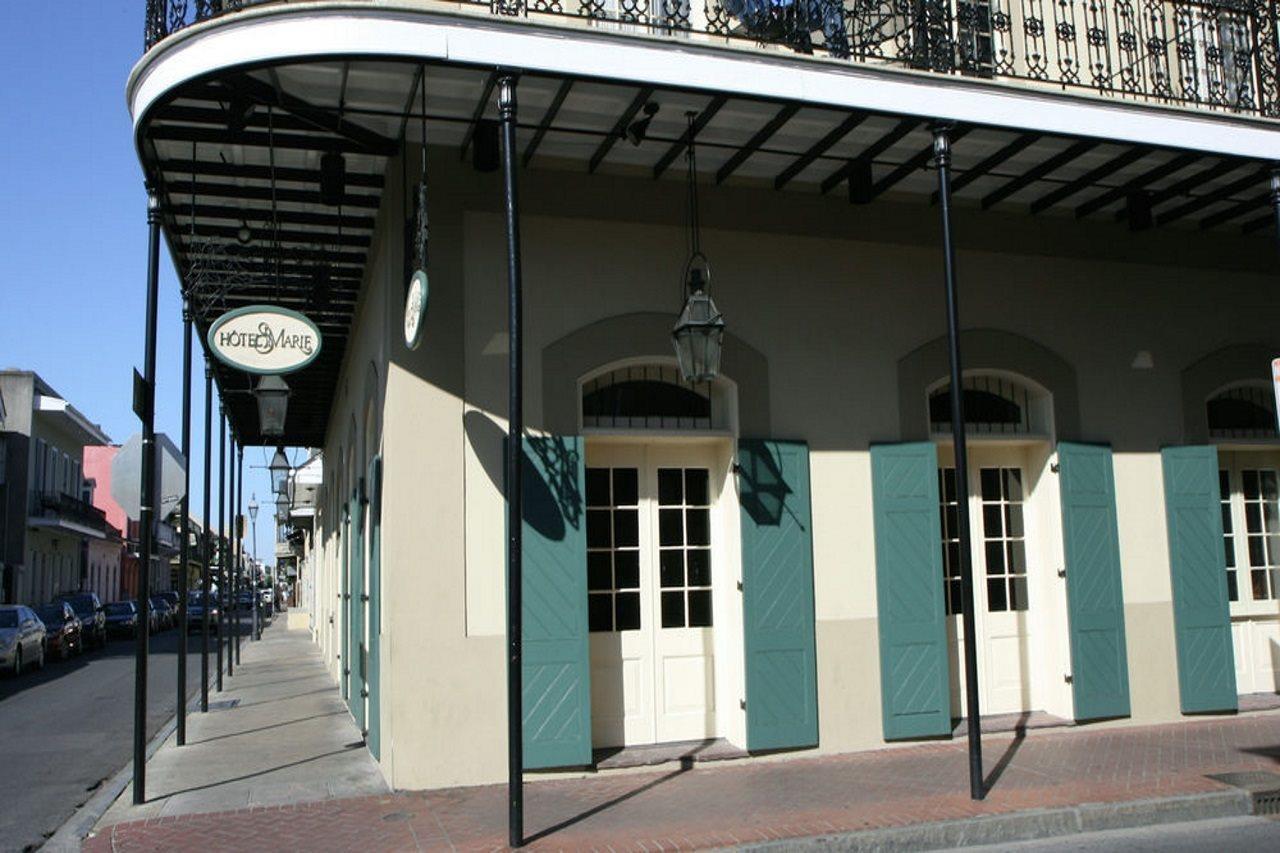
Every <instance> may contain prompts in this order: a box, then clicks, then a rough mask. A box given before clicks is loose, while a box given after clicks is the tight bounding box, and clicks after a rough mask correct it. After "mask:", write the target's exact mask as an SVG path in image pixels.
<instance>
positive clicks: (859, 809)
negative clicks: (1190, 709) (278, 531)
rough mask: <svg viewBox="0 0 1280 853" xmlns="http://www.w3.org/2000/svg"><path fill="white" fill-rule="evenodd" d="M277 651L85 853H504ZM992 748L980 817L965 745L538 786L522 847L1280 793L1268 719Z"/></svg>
mask: <svg viewBox="0 0 1280 853" xmlns="http://www.w3.org/2000/svg"><path fill="white" fill-rule="evenodd" d="M268 637H269V639H267V640H264V641H263V643H261V644H259V646H258V647H257V648H255V649H254V650H253V651H251V652H248V653H247V654H246V657H245V665H244V668H243V669H242V670H238V672H241V673H243V674H241V675H237V678H236V681H235V682H233V684H232V689H231V690H230V691H228V693H227V694H224V696H225V695H229V696H230V697H232V698H241V699H242V700H243V702H242V704H241V706H239V707H238V708H234V709H231V710H229V711H218V712H213V713H210V714H209V715H207V717H204V718H201V719H199V721H198V722H197V723H196V725H195V726H194V727H193V729H192V735H191V741H192V744H193V745H192V746H188V747H186V748H184V749H183V750H177V749H176V748H173V747H172V746H166V747H165V749H163V750H161V753H160V754H158V755H157V756H156V760H155V761H153V762H152V765H153V767H154V769H153V771H152V773H153V775H152V779H153V781H152V783H151V784H152V786H153V787H152V790H153V791H154V792H155V797H156V799H155V800H154V801H153V802H152V803H149V804H148V805H146V806H143V807H142V808H140V809H135V808H133V807H131V806H127V805H123V803H127V802H128V801H129V795H128V793H127V792H126V794H125V796H123V797H122V798H121V804H119V805H117V806H116V807H115V808H113V809H112V810H111V812H110V813H109V814H108V816H107V817H106V818H104V819H103V821H102V822H101V824H100V825H99V828H98V830H97V832H96V833H95V835H94V836H92V837H90V838H89V839H88V841H87V842H86V845H85V849H87V850H92V851H107V850H111V851H134V850H185V849H197V848H206V849H218V850H220V851H221V850H251V849H252V850H258V849H271V850H300V851H301V850H306V851H325V850H334V851H339V850H356V851H361V853H369V852H370V851H382V850H425V849H441V850H444V849H451V850H456V849H459V848H464V849H468V850H472V849H474V850H479V849H496V848H500V847H504V846H505V843H506V824H505V821H506V790H505V787H503V786H500V785H491V786H484V787H476V788H464V789H451V790H440V791H429V792H405V793H395V794H392V793H387V792H386V791H385V789H384V788H383V786H382V781H381V779H380V778H379V777H378V776H377V772H376V769H375V768H373V766H372V762H371V760H370V759H369V757H368V755H367V753H366V752H365V751H364V750H363V749H359V748H355V747H354V746H352V744H354V743H356V733H355V729H354V727H353V726H352V724H351V722H350V719H349V718H348V717H347V716H346V714H345V712H344V711H343V709H342V705H341V703H340V702H339V701H338V699H337V695H336V689H335V688H334V687H333V685H332V682H331V681H330V680H329V679H328V676H327V674H326V673H325V672H324V671H323V669H322V668H321V667H320V664H319V660H318V656H317V655H316V653H315V652H314V651H313V650H312V649H311V647H310V644H309V642H308V641H307V639H306V635H305V633H303V632H285V631H281V630H279V629H275V630H274V631H273V632H272V633H271V634H269V635H268ZM985 744H986V752H985V757H986V771H987V773H986V775H987V780H988V784H989V785H990V786H991V791H990V794H989V796H988V798H987V799H986V800H985V801H984V802H973V801H971V800H970V799H969V797H968V789H967V781H966V780H967V772H966V769H967V756H966V752H965V745H964V743H963V742H962V741H952V742H946V743H942V742H938V743H927V744H919V745H913V746H907V747H902V748H897V749H884V750H879V751H875V752H864V753H857V754H852V755H843V756H828V757H812V758H792V759H790V760H785V761H749V762H720V763H717V764H701V763H698V764H685V765H683V766H682V765H679V764H677V765H673V766H670V767H669V768H665V769H658V770H652V769H649V770H643V771H614V772H608V773H600V774H597V775H595V776H593V777H587V778H581V777H574V778H560V779H554V778H553V779H546V780H540V781H536V782H531V783H529V784H527V785H526V789H525V790H526V833H527V837H528V841H529V844H530V846H531V847H536V848H539V849H591V848H599V849H606V848H607V849H612V850H623V849H627V850H642V851H646V853H648V851H652V850H654V849H659V850H661V849H669V848H673V847H674V848H697V847H723V846H748V847H751V846H765V847H771V848H787V849H799V848H801V847H815V846H817V847H823V848H837V849H845V850H854V849H928V848H931V847H952V846H960V845H966V844H991V843H999V842H1005V841H1012V840H1016V839H1025V838H1039V837H1046V836H1055V835H1064V834H1069V833H1073V832H1080V831H1089V830H1095V829H1106V828H1116V827H1124V826H1140V825H1147V824H1152V823H1162V822H1174V821H1187V820H1196V819H1201V818H1213V817H1225V816H1234V815H1242V814H1248V813H1249V812H1250V810H1251V807H1252V806H1251V799H1250V796H1249V794H1247V793H1246V792H1245V791H1244V790H1242V789H1241V788H1239V787H1233V786H1231V785H1228V784H1225V783H1224V782H1223V781H1221V780H1219V779H1215V778H1211V774H1213V775H1216V774H1224V773H1244V774H1252V776H1251V777H1249V778H1251V779H1252V780H1253V782H1254V783H1255V784H1260V785H1262V787H1264V788H1266V787H1271V788H1275V789H1276V790H1280V714H1277V713H1275V712H1259V713H1250V714H1243V715H1239V716H1234V717H1219V718H1212V719H1206V720H1198V721H1193V722H1186V723H1182V724H1178V725H1170V726H1152V727H1142V728H1113V729H1093V730H1089V729H1075V730H1071V729H1049V730H1032V731H1027V732H1023V733H1013V734H1004V735H989V736H987V737H986V738H985ZM1232 781H1235V782H1237V783H1239V782H1240V781H1241V780H1240V779H1235V780H1232ZM361 790H363V791H365V792H369V794H370V795H365V796H351V795H352V794H355V793H357V792H360V791H361ZM307 800H310V802H307ZM273 803H274V804H282V805H279V806H271V804H273ZM284 803H288V805H283V804H284ZM220 809H222V810H226V809H235V810H234V811H218V810H220ZM197 812H214V813H209V814H197ZM145 818H151V819H149V820H148V819H145ZM157 818H158V819H157ZM1276 832H1277V847H1280V824H1278V825H1277V827H1276Z"/></svg>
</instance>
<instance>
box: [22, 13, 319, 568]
mask: <svg viewBox="0 0 1280 853" xmlns="http://www.w3.org/2000/svg"><path fill="white" fill-rule="evenodd" d="M144 5H145V4H144V0H73V2H70V3H67V2H61V3H52V2H39V3H37V2H15V0H5V2H0V75H2V79H4V80H5V81H6V83H5V85H4V86H0V115H2V116H4V120H3V126H4V132H3V133H0V174H3V181H2V182H0V188H2V189H0V194H2V198H3V201H2V202H0V367H19V368H23V369H27V370H34V371H36V372H37V373H39V374H40V375H41V376H42V377H44V379H45V380H46V381H47V382H48V383H49V384H50V385H52V386H53V387H54V388H55V389H57V391H58V392H59V393H60V394H62V395H63V396H64V397H66V398H67V399H68V400H69V401H70V402H71V404H72V405H74V406H75V407H76V408H78V409H79V410H80V411H82V412H83V413H84V414H85V415H86V416H87V417H88V418H89V419H90V420H93V421H96V422H98V423H100V424H101V425H102V427H103V428H104V429H105V430H106V431H107V433H108V434H109V435H110V436H111V437H112V439H113V440H115V441H117V442H121V443H123V442H124V441H125V440H126V439H127V438H128V437H129V436H130V435H132V434H133V433H134V432H137V431H139V430H140V429H141V423H140V422H139V421H138V419H137V417H136V416H134V414H133V412H132V410H131V408H130V399H131V396H130V395H131V376H132V371H133V368H134V367H135V366H136V367H138V368H139V369H141V367H142V356H143V331H144V329H143V311H144V308H145V302H146V245H147V227H146V195H145V193H144V191H143V185H142V170H141V168H140V167H139V165H138V159H137V156H136V155H135V153H134V147H133V133H132V122H131V120H130V117H129V111H128V109H127V107H126V106H125V99H124V89H125V83H126V81H127V79H128V76H129V71H130V69H131V68H132V67H133V64H134V63H135V62H136V61H137V60H138V58H139V57H140V56H141V54H142V20H143V8H144ZM159 317H160V322H159V336H158V339H157V344H158V348H157V353H158V358H157V377H156V378H157V389H156V393H157V410H156V429H157V430H159V431H161V432H165V433H168V434H169V435H170V437H172V439H173V442H174V444H178V443H179V442H180V439H181V435H182V432H181V427H182V424H181V420H182V314H181V301H180V299H179V292H178V284H177V277H176V275H175V274H174V270H173V264H172V262H171V261H170V259H169V257H168V254H167V252H166V251H165V249H164V248H163V246H162V248H161V276H160V305H159ZM193 362H194V363H195V364H196V365H199V364H200V363H201V362H200V356H199V354H198V353H196V354H194V355H193ZM196 383H197V384H196V385H195V386H194V391H193V395H192V399H193V429H192V458H193V459H194V460H195V464H194V465H193V466H192V479H191V494H192V501H191V507H192V511H193V513H194V514H195V515H196V517H197V518H199V517H201V516H202V514H203V510H202V506H201V501H200V498H201V483H200V475H201V464H202V459H203V456H202V454H203V452H204V451H203V411H202V409H201V404H202V397H203V393H204V378H203V373H202V372H200V370H199V369H197V378H196ZM214 430H215V433H216V430H217V414H216V412H215V415H214ZM216 450H217V448H216V446H215V448H214V451H215V455H214V470H215V471H216V470H217V456H216ZM294 458H295V461H296V459H297V454H294ZM250 464H254V465H263V464H265V463H264V454H263V451H262V450H261V449H260V448H256V447H255V448H248V449H246V450H245V466H246V468H248V466H249V465H250ZM246 474H247V477H246V480H245V489H244V496H245V502H246V504H247V503H248V500H249V496H250V494H251V493H253V492H256V493H257V496H258V502H259V503H261V504H264V505H266V504H269V503H270V502H271V501H270V497H269V493H270V485H269V480H268V476H267V473H266V471H261V470H248V471H246ZM271 516H272V510H271V509H270V508H267V509H264V510H263V511H261V512H260V513H259V514H258V532H257V538H258V541H257V550H258V554H259V556H260V557H266V558H267V559H268V561H269V562H270V561H271V559H270V558H271V552H272V544H271V543H272V542H273V541H274V523H273V521H272V518H271ZM214 523H215V524H216V523H217V522H216V520H215V521H214Z"/></svg>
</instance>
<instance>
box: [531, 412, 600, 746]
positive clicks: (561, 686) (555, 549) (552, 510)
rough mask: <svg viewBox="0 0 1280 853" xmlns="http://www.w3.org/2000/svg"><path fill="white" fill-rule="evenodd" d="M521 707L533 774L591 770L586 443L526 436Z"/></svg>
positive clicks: (572, 437)
mask: <svg viewBox="0 0 1280 853" xmlns="http://www.w3.org/2000/svg"><path fill="white" fill-rule="evenodd" d="M521 477H522V481H521V482H522V489H521V494H522V495H523V505H522V512H523V519H524V524H523V527H522V531H523V533H522V536H523V547H524V559H523V578H524V582H523V585H522V591H523V603H524V606H523V608H522V614H523V632H522V634H521V636H522V638H523V646H524V665H523V667H522V670H521V671H522V674H523V679H524V681H523V691H522V695H521V702H522V705H523V709H524V763H525V767H526V768H528V769H530V770H535V769H539V768H546V767H568V766H577V765H587V764H590V763H591V661H590V646H589V645H588V637H587V535H586V502H585V494H586V492H585V479H584V473H583V457H582V439H581V438H580V437H578V436H545V437H526V438H525V439H524V463H523V467H522V469H521Z"/></svg>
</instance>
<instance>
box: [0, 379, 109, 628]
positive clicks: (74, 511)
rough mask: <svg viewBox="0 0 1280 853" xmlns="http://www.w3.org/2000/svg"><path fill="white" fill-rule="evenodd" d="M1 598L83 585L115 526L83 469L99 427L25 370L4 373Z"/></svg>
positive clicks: (0, 405) (38, 596) (0, 395)
mask: <svg viewBox="0 0 1280 853" xmlns="http://www.w3.org/2000/svg"><path fill="white" fill-rule="evenodd" d="M0 400H2V402H0V601H5V602H10V601H23V602H33V603H34V602H41V601H46V600H48V599H49V598H50V597H52V596H53V595H56V594H57V593H59V592H64V591H67V590H76V589H80V588H81V587H82V586H83V584H84V582H85V580H86V574H87V572H88V568H89V565H90V543H96V542H99V541H101V540H105V539H107V538H108V535H109V532H110V525H109V524H108V522H107V519H106V515H105V514H104V513H103V511H102V510H101V509H98V508H97V507H95V506H94V505H93V494H92V490H93V485H92V484H91V483H87V482H86V480H85V478H84V472H83V469H82V459H83V455H84V448H85V446H87V445H95V444H108V443H110V441H111V439H110V438H109V437H108V436H107V434H106V433H105V432H103V431H102V428H101V427H100V426H98V425H97V424H94V423H92V422H90V421H89V419H88V418H86V417H85V416H84V415H83V414H82V413H81V412H79V411H78V410H77V409H76V408H75V407H74V406H72V405H71V404H70V403H69V402H67V400H66V399H64V398H63V397H62V396H61V395H60V394H58V392H57V391H55V390H54V389H53V388H52V387H51V386H50V385H49V383H47V382H45V381H44V380H43V379H41V378H40V377H39V376H38V375H37V374H35V373H34V372H32V371H28V370H3V371H0Z"/></svg>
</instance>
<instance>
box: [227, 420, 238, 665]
mask: <svg viewBox="0 0 1280 853" xmlns="http://www.w3.org/2000/svg"><path fill="white" fill-rule="evenodd" d="M237 447H238V445H237V444H236V436H235V433H234V432H233V433H232V434H231V450H230V452H229V453H228V454H227V455H228V456H229V459H228V461H229V462H230V463H231V464H230V466H228V467H229V469H230V470H229V471H228V474H227V476H228V480H229V482H228V484H227V527H228V531H227V563H228V566H227V599H228V601H227V606H228V607H230V608H231V610H229V611H227V612H228V613H230V612H233V611H235V612H236V615H235V616H232V617H231V623H230V624H231V633H229V634H228V635H227V677H228V678H230V677H231V676H233V675H235V674H236V645H237V642H238V641H239V637H237V636H236V633H237V631H238V630H239V628H240V615H239V612H238V611H237V610H236V607H237V605H238V603H239V602H237V601H236V591H237V590H236V584H237V580H236V575H237V574H239V567H238V566H237V565H236V530H235V527H236V509H235V507H236V448H237Z"/></svg>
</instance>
